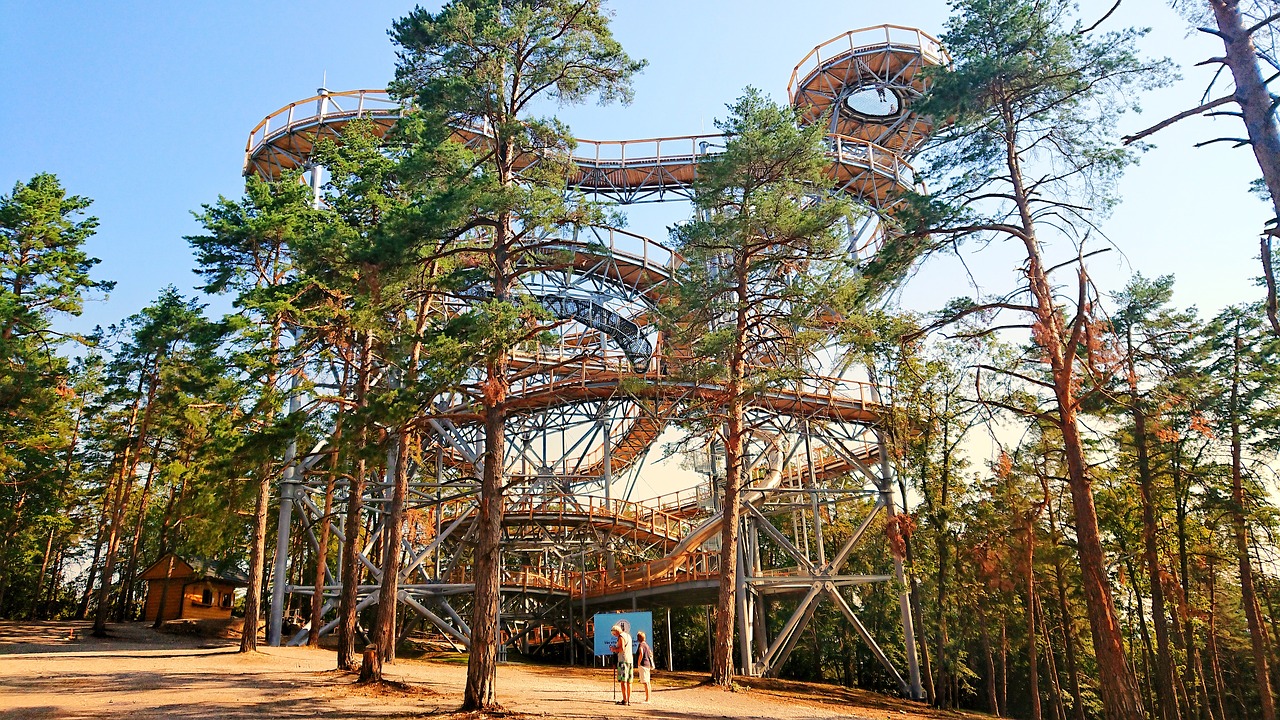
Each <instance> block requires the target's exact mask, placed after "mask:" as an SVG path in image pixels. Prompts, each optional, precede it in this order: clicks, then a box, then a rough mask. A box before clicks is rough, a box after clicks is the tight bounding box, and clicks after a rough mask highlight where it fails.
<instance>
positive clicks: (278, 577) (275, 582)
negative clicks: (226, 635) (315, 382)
mask: <svg viewBox="0 0 1280 720" xmlns="http://www.w3.org/2000/svg"><path fill="white" fill-rule="evenodd" d="M289 388H290V395H289V414H290V415H292V414H294V413H296V412H298V408H299V407H300V406H301V399H300V398H299V397H298V375H297V373H294V374H293V376H292V377H291V378H290V380H289ZM297 457H298V441H297V439H293V440H290V441H289V446H288V447H287V448H285V451H284V463H285V468H284V476H283V477H282V478H281V480H280V515H279V517H278V518H276V558H275V566H274V567H273V568H272V571H271V607H270V609H269V610H268V618H267V644H268V645H271V646H278V645H279V644H280V634H281V630H282V629H283V627H284V600H285V598H284V595H285V590H286V589H287V587H288V584H289V578H288V575H289V530H290V528H291V526H292V525H293V493H294V491H295V490H296V488H297V485H296V483H295V479H296V477H295V476H296V474H297V472H298V465H297V462H296V460H297Z"/></svg>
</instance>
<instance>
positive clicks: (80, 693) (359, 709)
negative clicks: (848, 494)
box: [0, 622, 964, 720]
mask: <svg viewBox="0 0 1280 720" xmlns="http://www.w3.org/2000/svg"><path fill="white" fill-rule="evenodd" d="M73 628H74V629H75V631H76V632H75V634H74V636H72V635H71V632H70V631H71V630H72V629H73ZM87 630H88V628H87V626H86V624H84V623H66V622H62V623H27V624H14V623H0V718H42V719H43V718H121V719H124V718H128V719H129V720H147V719H150V718H271V719H273V720H288V719H292V718H313V717H316V718H318V717H324V718H330V719H332V720H342V719H344V718H419V717H442V716H443V717H449V716H451V715H453V713H454V712H455V711H456V709H457V708H458V706H459V705H460V704H461V700H462V688H463V683H464V681H465V679H466V667H465V666H464V665H462V664H460V663H458V662H442V661H417V660H401V661H400V662H398V663H396V664H395V665H392V666H388V667H387V668H386V672H385V675H386V677H387V678H388V679H391V680H395V681H398V683H400V684H399V685H397V686H395V687H378V688H367V687H362V686H358V685H356V684H354V679H355V678H354V676H353V675H350V674H347V673H339V672H337V671H335V670H333V669H332V668H333V665H334V656H333V653H332V652H330V651H327V650H311V649H307V648H265V649H264V651H263V652H261V653H259V654H250V655H241V654H239V653H237V652H236V647H235V645H234V644H232V643H231V642H229V641H225V640H206V639H201V638H192V637H183V636H173V635H164V634H160V633H156V632H154V631H152V630H151V629H150V628H148V627H146V626H144V625H141V624H126V625H118V626H112V634H113V636H114V637H112V638H110V639H105V640H99V639H96V638H92V637H88V632H87ZM609 673H610V671H608V670H594V671H592V670H584V669H580V668H564V667H548V666H536V665H519V664H514V663H513V664H506V665H503V666H501V667H500V668H499V670H498V693H499V697H498V699H499V701H500V702H501V703H502V704H503V705H504V706H505V707H506V708H507V709H508V710H509V711H510V712H511V715H510V716H512V717H520V716H527V717H551V718H624V717H638V718H672V719H675V720H710V719H711V718H723V717H734V718H744V719H745V718H752V719H755V718H760V719H770V720H772V719H774V718H777V719H778V720H784V719H785V720H790V719H793V718H794V719H799V718H862V719H864V720H884V719H888V718H893V719H900V720H917V719H919V720H923V719H924V718H941V717H948V718H960V717H964V716H961V715H959V714H955V713H946V714H942V713H934V712H930V711H928V710H927V709H926V708H924V707H923V706H921V705H919V704H916V703H904V702H902V701H899V700H896V699H892V698H886V697H883V696H880V695H875V694H873V693H865V692H859V691H849V690H845V689H842V688H835V687H828V686H820V685H806V684H799V683H783V682H777V681H775V682H769V683H764V684H763V685H762V686H761V687H757V688H753V689H750V690H747V691H743V692H737V693H726V692H724V691H722V690H718V689H713V688H710V687H706V686H701V685H699V684H698V683H697V679H696V678H695V677H694V676H693V675H689V676H680V675H677V676H669V675H667V676H666V677H663V678H661V679H660V680H659V682H658V683H657V684H656V685H655V687H654V693H653V701H652V702H651V703H649V704H639V701H640V700H642V699H643V689H641V688H640V687H639V686H637V687H636V689H637V692H636V694H635V696H634V697H633V702H634V703H635V704H633V705H631V706H630V707H626V708H621V707H618V706H616V705H614V704H613V697H612V689H613V685H612V684H611V683H610V682H609V681H610V679H611V677H610V674H609ZM660 675H666V674H665V673H660Z"/></svg>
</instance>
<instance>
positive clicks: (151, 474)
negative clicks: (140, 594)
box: [116, 443, 160, 622]
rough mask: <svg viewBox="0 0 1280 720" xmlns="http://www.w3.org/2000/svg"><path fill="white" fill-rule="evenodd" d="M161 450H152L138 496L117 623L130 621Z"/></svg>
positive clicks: (157, 447)
mask: <svg viewBox="0 0 1280 720" xmlns="http://www.w3.org/2000/svg"><path fill="white" fill-rule="evenodd" d="M159 449H160V448H159V443H156V447H153V448H152V449H151V457H152V460H151V463H150V465H149V466H148V467H147V479H146V480H145V481H144V482H143V483H142V493H141V494H140V495H139V496H138V516H137V520H136V522H134V524H133V540H132V542H131V543H130V544H129V562H128V564H127V565H125V570H124V576H123V578H122V582H121V583H120V601H119V603H118V607H117V609H116V621H117V622H124V621H125V620H127V619H128V615H129V608H130V606H131V605H133V591H134V585H136V584H137V581H136V580H135V578H134V576H135V575H136V574H137V572H138V548H139V546H140V543H141V542H142V536H143V534H144V532H145V530H146V519H147V503H148V500H150V498H151V483H152V481H154V480H155V475H156V464H157V463H156V461H155V456H156V455H157V454H158V453H159Z"/></svg>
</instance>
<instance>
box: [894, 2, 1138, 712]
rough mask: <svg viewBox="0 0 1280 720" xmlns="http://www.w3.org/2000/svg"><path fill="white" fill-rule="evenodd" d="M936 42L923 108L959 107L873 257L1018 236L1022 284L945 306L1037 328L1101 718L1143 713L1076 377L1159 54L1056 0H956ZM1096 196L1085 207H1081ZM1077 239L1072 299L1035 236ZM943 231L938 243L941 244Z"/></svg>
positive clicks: (943, 113)
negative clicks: (1125, 147)
mask: <svg viewBox="0 0 1280 720" xmlns="http://www.w3.org/2000/svg"><path fill="white" fill-rule="evenodd" d="M953 7H954V9H955V11H956V14H955V15H954V16H953V17H952V19H951V20H950V21H949V22H948V24H947V32H946V33H944V34H943V38H942V39H943V42H944V44H945V45H946V46H947V48H948V49H949V50H950V52H951V53H952V55H953V57H954V59H955V63H954V65H953V66H951V67H947V68H942V69H940V70H939V71H938V72H937V73H936V76H935V78H934V85H933V88H932V90H931V91H930V93H929V94H928V95H927V96H926V97H925V98H924V99H923V102H922V104H920V105H918V106H917V107H918V110H919V111H920V112H924V113H928V114H931V115H933V116H935V117H941V118H949V119H954V122H953V124H952V125H951V127H950V128H949V129H947V130H945V131H943V132H942V133H941V134H940V136H939V137H938V138H937V140H936V144H935V146H934V148H935V154H934V155H933V156H932V160H931V162H930V165H931V168H932V169H933V171H934V175H935V177H933V178H932V179H931V182H932V184H933V187H935V188H937V190H936V191H935V192H934V193H933V194H932V195H931V196H930V197H928V198H926V199H924V200H923V201H922V202H918V203H915V204H914V206H913V208H912V211H911V212H908V213H906V214H905V218H906V222H907V223H908V225H909V226H911V227H912V228H913V229H914V230H915V231H916V232H913V233H911V234H910V235H909V237H913V238H917V242H916V243H914V244H913V243H910V242H904V243H901V244H900V248H899V249H897V250H891V252H889V253H887V254H886V256H885V258H883V259H882V260H881V262H880V265H881V267H886V266H888V267H892V266H893V264H894V263H895V262H900V261H902V260H903V257H902V253H904V252H905V253H906V254H907V255H910V254H911V253H913V252H917V251H919V250H920V249H921V247H920V246H921V245H923V244H926V243H925V241H924V238H925V237H926V236H925V235H923V234H921V232H920V231H922V230H923V231H932V232H933V235H932V237H933V238H934V240H933V242H935V243H950V242H952V241H954V240H955V239H957V238H960V237H966V236H974V235H977V236H985V237H987V238H1006V239H1008V240H1010V241H1013V242H1015V243H1017V244H1018V245H1019V246H1020V250H1021V254H1022V255H1023V256H1024V257H1025V258H1026V259H1025V262H1024V264H1023V265H1022V268H1021V270H1022V273H1023V274H1024V277H1025V280H1026V282H1025V285H1022V286H1021V287H1019V288H1018V289H1016V290H1015V291H1013V292H1011V293H1008V294H1007V295H1004V296H1002V297H1000V298H997V299H993V300H991V301H989V302H981V303H976V304H975V303H966V304H965V305H964V306H955V307H953V308H951V309H952V310H953V311H954V312H952V313H951V317H952V318H953V319H954V318H956V317H961V316H965V315H970V314H973V313H975V312H979V311H995V310H1011V311H1015V312H1020V313H1022V314H1023V315H1024V316H1025V318H1026V320H1024V321H1022V322H1020V323H1018V326H1020V327H1029V328H1030V330H1031V335H1032V340H1033V342H1034V348H1035V353H1034V356H1033V357H1031V358H1028V360H1029V362H1028V365H1029V366H1030V367H1044V368H1046V369H1047V372H1048V375H1047V380H1040V379H1037V378H1033V377H1031V376H1030V375H1025V374H1024V375H1023V377H1024V378H1026V379H1027V380H1028V381H1029V382H1031V383H1032V385H1034V386H1037V387H1040V388H1042V389H1043V390H1044V391H1046V392H1047V393H1048V394H1050V395H1051V396H1052V399H1051V401H1050V408H1051V409H1050V410H1049V412H1048V413H1046V414H1048V415H1050V416H1052V417H1053V418H1054V421H1055V423H1056V425H1057V427H1058V430H1059V431H1060V432H1061V435H1062V441H1063V445H1064V450H1065V460H1066V467H1067V475H1068V478H1069V487H1070V489H1071V497H1072V506H1073V510H1074V517H1075V524H1076V533H1077V539H1078V549H1079V560H1080V567H1081V571H1082V581H1083V584H1084V591H1085V593H1084V594H1085V599H1086V603H1087V606H1088V611H1089V620H1090V627H1091V629H1092V632H1093V646H1094V651H1095V653H1096V655H1097V658H1098V664H1099V675H1100V686H1101V695H1102V700H1103V704H1104V707H1105V708H1106V714H1107V717H1108V718H1114V719H1116V720H1119V719H1120V718H1126V719H1127V718H1138V717H1141V715H1142V704H1141V700H1140V698H1139V695H1138V688H1137V683H1136V680H1135V678H1134V673H1133V671H1132V670H1131V668H1130V667H1129V665H1128V663H1127V661H1126V658H1125V652H1124V642H1123V637H1122V635H1121V632H1120V624H1119V620H1118V618H1117V615H1116V610H1115V603H1114V601H1113V599H1112V594H1111V588H1110V586H1109V583H1108V578H1107V560H1106V554H1105V551H1104V549H1103V545H1102V540H1101V537H1100V535H1099V531H1098V515H1097V509H1096V507H1095V505H1094V497H1093V481H1092V478H1091V475H1090V468H1089V463H1088V458H1087V456H1086V450H1085V445H1084V441H1083V438H1082V436H1081V429H1080V420H1079V414H1080V403H1081V399H1082V398H1081V385H1082V382H1089V381H1090V380H1091V376H1092V374H1093V373H1094V372H1095V371H1096V370H1097V368H1096V363H1097V362H1098V361H1099V359H1100V358H1099V357H1097V355H1096V351H1097V349H1098V345H1097V342H1096V331H1097V326H1096V319H1095V316H1094V311H1093V306H1094V299H1095V298H1094V293H1093V290H1092V286H1091V283H1090V282H1089V277H1088V274H1087V272H1086V271H1085V268H1084V264H1083V255H1084V251H1083V248H1082V246H1083V242H1084V240H1085V238H1086V237H1087V236H1088V230H1089V228H1090V227H1091V226H1090V222H1091V220H1090V217H1091V215H1093V214H1096V213H1097V212H1101V211H1104V210H1105V209H1106V207H1107V206H1108V205H1109V204H1110V203H1111V202H1112V198H1113V196H1112V194H1111V193H1112V190H1113V187H1114V181H1115V178H1116V177H1117V176H1118V174H1119V172H1120V170H1121V169H1122V168H1123V167H1124V165H1125V164H1126V163H1127V162H1129V160H1130V159H1131V158H1130V156H1129V154H1128V153H1126V152H1124V151H1122V150H1119V149H1117V147H1116V141H1115V140H1114V139H1113V132H1114V126H1115V122H1116V118H1117V117H1118V115H1119V114H1120V113H1121V112H1123V111H1124V110H1125V109H1127V108H1129V107H1131V106H1132V104H1133V102H1134V101H1135V99H1136V96H1137V93H1136V91H1137V90H1140V89H1142V88H1143V87H1146V86H1150V85H1151V84H1153V83H1154V82H1156V80H1157V79H1158V78H1159V73H1158V72H1156V71H1157V70H1158V69H1160V68H1161V64H1160V63H1150V62H1145V61H1143V60H1141V59H1139V58H1138V57H1137V56H1136V55H1135V54H1134V50H1133V45H1134V42H1135V40H1136V38H1137V37H1138V33H1137V32H1135V31H1125V32H1121V33H1111V34H1106V35H1103V36H1100V37H1098V38H1096V39H1091V38H1089V37H1087V36H1085V35H1083V34H1081V33H1080V31H1079V30H1080V28H1079V25H1078V24H1073V21H1072V19H1071V16H1070V12H1071V9H1072V4H1071V3H1069V2H1065V1H1064V0H1051V1H1050V2H1032V1H1030V0H957V2H955V3H954V4H953ZM1084 198H1091V199H1092V201H1093V203H1094V207H1092V208H1090V207H1086V206H1085V202H1089V201H1088V200H1084ZM1055 235H1056V236H1058V237H1060V238H1062V239H1065V240H1067V241H1070V242H1074V244H1075V247H1074V253H1073V255H1074V257H1075V259H1076V261H1077V262H1075V263H1071V262H1068V263H1067V264H1068V265H1071V264H1074V265H1075V266H1076V269H1077V278H1076V283H1075V285H1076V293H1075V294H1076V297H1075V299H1074V303H1073V304H1074V307H1072V303H1071V302H1070V301H1068V303H1067V305H1066V307H1064V303H1063V300H1062V299H1061V297H1060V296H1059V295H1058V294H1057V293H1056V292H1055V289H1054V285H1053V282H1052V280H1051V278H1050V275H1051V273H1052V271H1053V269H1055V268H1054V266H1051V265H1049V264H1047V263H1046V261H1045V251H1044V244H1043V243H1044V242H1045V241H1046V240H1049V239H1051V238H1054V237H1055ZM938 246H939V245H934V247H938Z"/></svg>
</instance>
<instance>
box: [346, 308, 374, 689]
mask: <svg viewBox="0 0 1280 720" xmlns="http://www.w3.org/2000/svg"><path fill="white" fill-rule="evenodd" d="M372 356H373V335H371V334H370V333H364V335H363V337H362V338H361V341H360V353H359V358H358V360H357V363H358V366H357V369H356V373H357V376H356V396H355V408H354V409H355V411H357V412H359V411H360V410H363V409H364V407H365V405H366V403H367V400H368V396H369V384H370V380H371V376H372V373H373V370H372V368H370V367H369V364H370V362H371V361H372ZM368 442H369V426H368V423H367V421H365V420H364V419H362V420H361V423H360V427H359V430H358V431H357V433H356V453H357V460H356V468H355V474H354V475H353V476H352V478H351V480H350V482H349V483H348V486H347V517H346V523H345V524H344V526H343V530H344V534H345V537H344V538H343V542H342V594H341V595H340V597H339V601H338V669H339V670H353V669H355V666H356V604H357V603H358V595H359V592H360V576H361V575H362V574H363V571H362V570H361V567H360V563H359V561H358V560H357V559H356V554H357V553H358V552H359V551H360V535H361V533H360V530H361V528H362V527H363V525H364V523H363V522H362V515H363V513H364V486H365V479H366V477H365V474H366V472H367V471H368V461H367V460H366V459H365V457H364V452H365V446H366V445H367V444H368Z"/></svg>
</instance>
